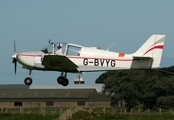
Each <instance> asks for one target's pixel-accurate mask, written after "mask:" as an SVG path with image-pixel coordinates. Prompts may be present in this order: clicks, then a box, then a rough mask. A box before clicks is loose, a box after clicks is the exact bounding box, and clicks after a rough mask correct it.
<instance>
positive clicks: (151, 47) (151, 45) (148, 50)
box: [133, 35, 165, 68]
mask: <svg viewBox="0 0 174 120" xmlns="http://www.w3.org/2000/svg"><path fill="white" fill-rule="evenodd" d="M164 41H165V35H152V36H151V37H150V38H149V39H148V40H147V41H146V42H145V43H144V44H143V45H142V46H141V47H140V48H139V49H138V50H137V51H136V52H135V53H134V54H133V55H134V56H138V57H150V58H152V62H151V68H157V67H159V66H160V64H161V57H162V53H163V48H164Z"/></svg>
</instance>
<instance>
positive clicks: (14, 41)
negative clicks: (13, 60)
mask: <svg viewBox="0 0 174 120" xmlns="http://www.w3.org/2000/svg"><path fill="white" fill-rule="evenodd" d="M14 54H16V43H15V39H14Z"/></svg>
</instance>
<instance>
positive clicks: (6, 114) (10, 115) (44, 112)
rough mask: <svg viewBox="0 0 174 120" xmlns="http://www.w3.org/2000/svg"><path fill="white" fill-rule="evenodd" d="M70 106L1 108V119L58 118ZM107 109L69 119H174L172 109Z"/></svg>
mask: <svg viewBox="0 0 174 120" xmlns="http://www.w3.org/2000/svg"><path fill="white" fill-rule="evenodd" d="M67 109H68V108H30V109H22V108H15V109H3V110H2V109H1V111H0V120H57V119H58V118H59V116H60V115H61V114H62V113H63V112H64V111H66V110H67ZM112 111H113V109H111V108H107V109H105V114H103V108H97V109H93V112H92V113H91V114H90V113H89V112H88V109H86V110H85V111H78V112H76V113H75V114H74V115H73V117H72V118H71V119H68V120H174V112H173V111H171V110H168V111H165V112H161V113H159V112H154V111H152V112H151V111H150V112H149V111H148V112H147V111H146V112H144V113H138V112H137V111H134V112H132V113H130V112H127V113H126V114H125V113H124V112H120V109H117V110H115V112H114V114H113V112H112Z"/></svg>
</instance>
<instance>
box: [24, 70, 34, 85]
mask: <svg viewBox="0 0 174 120" xmlns="http://www.w3.org/2000/svg"><path fill="white" fill-rule="evenodd" d="M30 76H31V70H30V71H29V77H26V78H25V80H24V83H25V85H31V84H32V82H33V80H32V78H31V77H30Z"/></svg>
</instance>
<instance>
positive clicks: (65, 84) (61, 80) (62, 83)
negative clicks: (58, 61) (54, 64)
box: [57, 72, 69, 86]
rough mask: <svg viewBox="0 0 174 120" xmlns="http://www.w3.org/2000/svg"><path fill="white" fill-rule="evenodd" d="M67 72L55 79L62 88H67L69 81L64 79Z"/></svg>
mask: <svg viewBox="0 0 174 120" xmlns="http://www.w3.org/2000/svg"><path fill="white" fill-rule="evenodd" d="M66 76H67V72H65V74H64V75H63V72H62V73H61V75H60V76H59V77H58V78H57V82H58V83H59V84H61V85H63V86H67V85H68V84H69V80H68V79H67V78H66Z"/></svg>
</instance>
